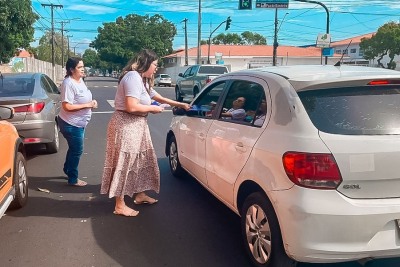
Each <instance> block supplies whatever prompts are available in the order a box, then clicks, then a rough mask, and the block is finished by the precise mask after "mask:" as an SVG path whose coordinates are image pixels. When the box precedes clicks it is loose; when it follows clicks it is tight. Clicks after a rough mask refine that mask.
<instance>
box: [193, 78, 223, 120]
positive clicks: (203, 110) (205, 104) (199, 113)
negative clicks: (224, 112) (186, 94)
mask: <svg viewBox="0 0 400 267" xmlns="http://www.w3.org/2000/svg"><path fill="white" fill-rule="evenodd" d="M224 87H225V82H220V83H216V84H214V85H212V86H210V87H208V88H206V89H205V90H203V91H202V92H201V94H200V95H199V96H198V97H197V98H196V100H195V101H194V102H193V103H192V107H191V109H190V111H189V112H188V114H189V115H190V116H196V117H204V118H212V117H213V115H214V112H217V103H218V100H219V98H220V97H221V95H222V92H223V90H224Z"/></svg>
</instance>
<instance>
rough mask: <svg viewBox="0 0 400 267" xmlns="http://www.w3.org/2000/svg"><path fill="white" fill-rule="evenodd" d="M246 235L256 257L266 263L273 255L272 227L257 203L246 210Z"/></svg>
mask: <svg viewBox="0 0 400 267" xmlns="http://www.w3.org/2000/svg"><path fill="white" fill-rule="evenodd" d="M246 236H247V244H248V246H249V248H250V251H251V253H252V255H253V257H254V259H255V260H256V261H257V262H259V263H260V264H265V263H266V262H267V261H268V260H269V258H270V257H271V229H270V226H269V222H268V219H267V216H266V215H265V213H264V211H263V209H262V208H261V207H260V206H259V205H257V204H254V205H252V206H250V207H249V209H248V210H247V212H246Z"/></svg>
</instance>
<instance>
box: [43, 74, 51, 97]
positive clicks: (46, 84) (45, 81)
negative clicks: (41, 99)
mask: <svg viewBox="0 0 400 267" xmlns="http://www.w3.org/2000/svg"><path fill="white" fill-rule="evenodd" d="M40 85H41V86H42V88H43V89H44V90H45V91H46V92H47V93H49V94H53V88H51V86H50V84H49V82H48V81H47V80H46V78H45V77H44V75H41V76H40Z"/></svg>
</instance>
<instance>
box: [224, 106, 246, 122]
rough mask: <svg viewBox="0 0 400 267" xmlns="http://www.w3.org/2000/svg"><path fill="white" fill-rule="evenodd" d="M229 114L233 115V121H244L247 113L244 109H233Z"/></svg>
mask: <svg viewBox="0 0 400 267" xmlns="http://www.w3.org/2000/svg"><path fill="white" fill-rule="evenodd" d="M227 113H231V115H232V120H237V121H242V120H244V119H245V118H246V111H245V110H244V109H242V108H238V109H233V108H231V109H230V110H228V111H227Z"/></svg>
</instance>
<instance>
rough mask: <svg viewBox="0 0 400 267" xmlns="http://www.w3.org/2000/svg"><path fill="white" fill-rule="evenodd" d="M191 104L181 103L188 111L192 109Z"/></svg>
mask: <svg viewBox="0 0 400 267" xmlns="http://www.w3.org/2000/svg"><path fill="white" fill-rule="evenodd" d="M190 107H191V106H190V105H189V104H188V103H181V108H184V109H185V110H186V111H187V110H189V109H190Z"/></svg>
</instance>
